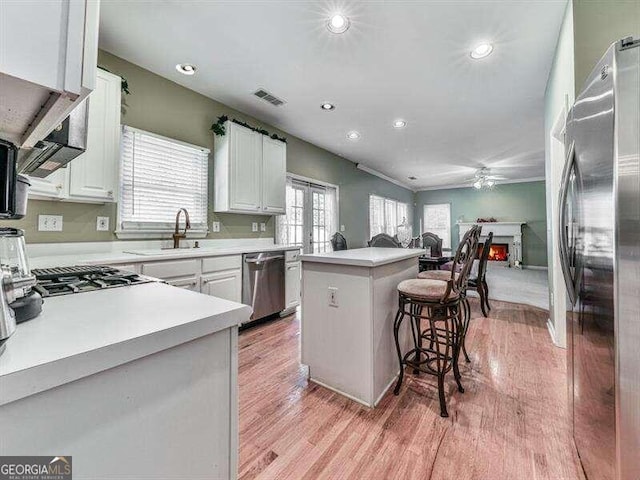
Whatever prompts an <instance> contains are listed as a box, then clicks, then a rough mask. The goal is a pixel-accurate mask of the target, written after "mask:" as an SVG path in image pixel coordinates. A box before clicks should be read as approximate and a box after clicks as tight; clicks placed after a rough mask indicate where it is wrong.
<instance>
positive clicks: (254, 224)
mask: <svg viewBox="0 0 640 480" xmlns="http://www.w3.org/2000/svg"><path fill="white" fill-rule="evenodd" d="M251 231H252V232H257V231H258V222H253V223H252V224H251Z"/></svg>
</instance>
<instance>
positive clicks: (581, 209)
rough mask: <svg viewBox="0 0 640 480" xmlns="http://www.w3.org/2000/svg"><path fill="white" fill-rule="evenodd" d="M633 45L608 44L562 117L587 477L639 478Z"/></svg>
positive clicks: (564, 229)
mask: <svg viewBox="0 0 640 480" xmlns="http://www.w3.org/2000/svg"><path fill="white" fill-rule="evenodd" d="M639 117H640V42H639V41H637V40H636V41H633V40H632V39H625V40H622V41H619V42H617V43H615V44H613V45H612V46H611V47H610V48H609V49H608V50H607V52H606V53H605V55H604V56H603V57H602V59H601V60H600V61H599V62H598V64H597V65H596V67H595V68H594V70H593V71H592V73H591V75H590V76H589V78H588V80H587V82H586V84H585V87H584V90H583V91H582V93H580V95H579V96H578V97H577V99H576V102H575V104H574V105H573V108H572V109H571V111H570V113H569V116H568V119H567V130H566V148H567V152H568V156H567V161H566V164H565V170H564V175H563V182H562V187H561V192H560V196H561V198H560V244H561V245H560V250H561V252H560V257H561V263H562V267H563V274H564V278H565V283H566V285H567V296H568V301H567V305H569V307H568V311H567V339H568V340H567V347H568V348H567V355H568V357H567V366H568V380H569V381H568V387H569V407H570V408H569V411H570V415H571V421H572V424H573V425H572V426H573V438H574V440H575V444H576V447H577V450H578V454H579V456H580V460H581V462H582V466H583V468H584V471H585V473H586V475H587V478H589V480H609V479H612V480H613V479H617V480H638V479H640V158H639V151H640V121H639Z"/></svg>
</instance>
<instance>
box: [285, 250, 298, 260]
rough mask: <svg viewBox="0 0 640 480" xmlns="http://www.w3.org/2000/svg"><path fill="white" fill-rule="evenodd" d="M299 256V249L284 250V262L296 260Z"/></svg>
mask: <svg viewBox="0 0 640 480" xmlns="http://www.w3.org/2000/svg"><path fill="white" fill-rule="evenodd" d="M299 258H300V250H287V251H286V252H284V261H285V262H297V261H298V259H299Z"/></svg>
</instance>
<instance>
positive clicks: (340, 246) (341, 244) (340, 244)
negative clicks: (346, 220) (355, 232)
mask: <svg viewBox="0 0 640 480" xmlns="http://www.w3.org/2000/svg"><path fill="white" fill-rule="evenodd" d="M330 241H331V247H332V248H333V251H334V252H337V251H338V250H347V239H346V238H344V236H343V235H342V234H341V233H340V232H336V233H334V234H333V235H332V236H331V240H330Z"/></svg>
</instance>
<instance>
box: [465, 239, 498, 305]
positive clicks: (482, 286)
mask: <svg viewBox="0 0 640 480" xmlns="http://www.w3.org/2000/svg"><path fill="white" fill-rule="evenodd" d="M492 242H493V232H489V235H487V239H486V240H485V242H484V245H483V247H482V253H481V254H480V260H479V262H478V275H477V276H475V277H470V278H469V286H468V288H469V290H475V291H476V292H478V295H480V308H481V309H482V315H484V316H485V317H486V316H488V315H487V309H488V310H491V305H489V286H488V285H487V278H486V277H487V262H488V261H489V251H490V250H491V243H492Z"/></svg>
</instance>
